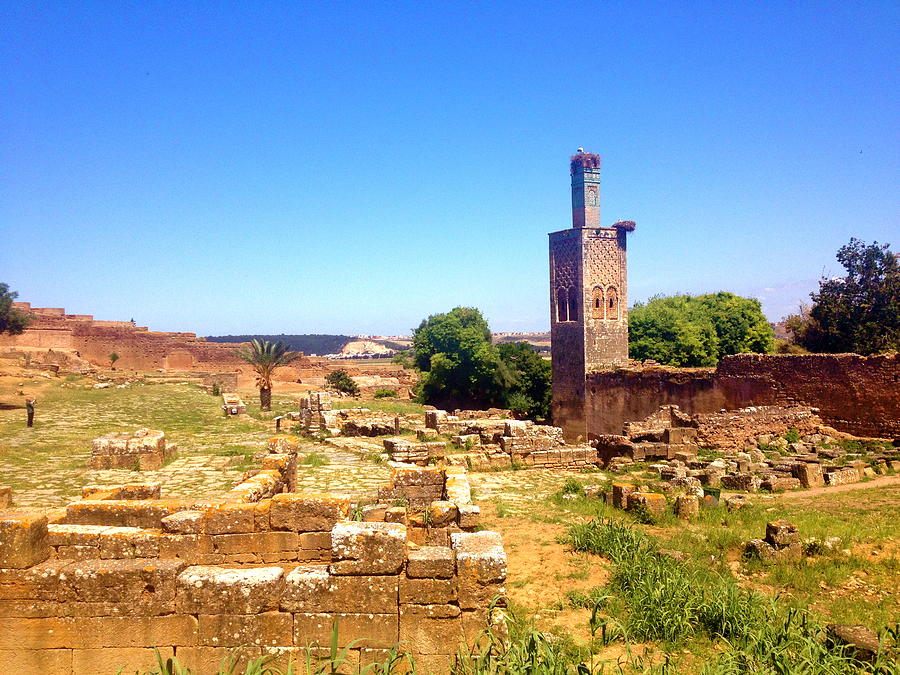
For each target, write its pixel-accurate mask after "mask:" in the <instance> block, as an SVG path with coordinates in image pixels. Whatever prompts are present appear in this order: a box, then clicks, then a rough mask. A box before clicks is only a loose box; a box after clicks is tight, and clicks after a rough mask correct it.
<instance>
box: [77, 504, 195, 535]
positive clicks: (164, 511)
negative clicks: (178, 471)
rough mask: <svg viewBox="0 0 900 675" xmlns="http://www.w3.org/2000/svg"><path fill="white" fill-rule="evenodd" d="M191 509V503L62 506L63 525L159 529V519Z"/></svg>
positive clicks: (160, 521)
mask: <svg viewBox="0 0 900 675" xmlns="http://www.w3.org/2000/svg"><path fill="white" fill-rule="evenodd" d="M193 507H194V502H193V501H191V500H187V499H134V500H130V499H125V500H102V499H101V500H87V499H85V500H82V501H78V502H72V503H70V504H69V505H68V506H66V522H67V523H72V524H77V525H116V526H120V527H141V528H145V529H160V527H161V523H162V519H163V518H165V517H166V516H170V515H172V514H173V513H178V512H179V511H188V510H191V509H192V508H193Z"/></svg>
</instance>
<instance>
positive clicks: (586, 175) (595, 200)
mask: <svg viewBox="0 0 900 675" xmlns="http://www.w3.org/2000/svg"><path fill="white" fill-rule="evenodd" d="M569 173H571V174H572V227H575V228H585V227H590V228H597V227H600V155H595V154H594V153H593V152H584V150H583V149H582V148H578V152H577V153H576V154H574V155H572V157H571V159H570V160H569Z"/></svg>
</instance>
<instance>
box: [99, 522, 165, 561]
mask: <svg viewBox="0 0 900 675" xmlns="http://www.w3.org/2000/svg"><path fill="white" fill-rule="evenodd" d="M162 536H163V535H162V534H161V533H160V532H158V531H156V530H143V529H140V528H137V527H107V528H105V529H104V530H103V531H102V532H100V534H99V536H98V538H97V539H98V544H99V553H100V555H99V557H100V558H103V559H113V560H115V559H126V558H157V557H159V545H160V540H161V538H162Z"/></svg>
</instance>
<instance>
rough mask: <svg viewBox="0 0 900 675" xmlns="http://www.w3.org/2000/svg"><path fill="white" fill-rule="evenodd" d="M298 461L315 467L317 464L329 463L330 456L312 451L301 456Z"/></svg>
mask: <svg viewBox="0 0 900 675" xmlns="http://www.w3.org/2000/svg"><path fill="white" fill-rule="evenodd" d="M298 463H299V464H301V465H303V466H309V467H312V468H315V467H317V466H324V465H325V464H328V457H326V456H325V455H323V454H321V453H318V452H311V453H309V454H308V455H305V456H304V457H301V458H300V460H299V462H298Z"/></svg>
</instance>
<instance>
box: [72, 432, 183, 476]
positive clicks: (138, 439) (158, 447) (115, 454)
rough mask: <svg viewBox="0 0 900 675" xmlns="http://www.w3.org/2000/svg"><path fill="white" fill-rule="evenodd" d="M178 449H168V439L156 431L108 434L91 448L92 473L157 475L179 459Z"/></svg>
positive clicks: (96, 440) (174, 447)
mask: <svg viewBox="0 0 900 675" xmlns="http://www.w3.org/2000/svg"><path fill="white" fill-rule="evenodd" d="M176 451H177V446H174V445H171V444H170V445H166V435H165V434H164V433H163V432H162V431H155V430H153V429H138V430H137V431H135V432H134V433H132V434H126V433H121V434H107V435H105V436H101V437H100V438H95V439H94V442H93V444H92V445H91V462H90V467H91V468H92V469H135V470H140V471H156V470H157V469H159V468H160V467H161V466H162V465H163V464H164V463H165V462H166V460H168V459H169V458H171V457H173V456H174V455H175V452H176Z"/></svg>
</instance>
